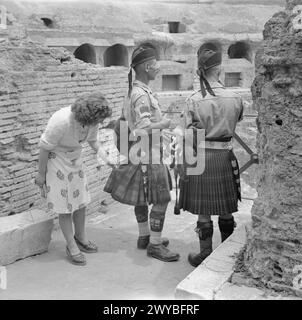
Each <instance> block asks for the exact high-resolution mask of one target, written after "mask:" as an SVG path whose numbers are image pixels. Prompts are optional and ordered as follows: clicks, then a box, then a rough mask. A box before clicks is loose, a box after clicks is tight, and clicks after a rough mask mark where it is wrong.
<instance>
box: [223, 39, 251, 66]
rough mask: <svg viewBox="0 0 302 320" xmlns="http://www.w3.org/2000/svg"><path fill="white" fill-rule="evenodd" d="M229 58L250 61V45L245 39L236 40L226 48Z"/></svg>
mask: <svg viewBox="0 0 302 320" xmlns="http://www.w3.org/2000/svg"><path fill="white" fill-rule="evenodd" d="M228 56H229V58H230V59H246V60H248V61H250V62H252V50H251V46H250V45H249V44H248V43H247V42H245V41H238V42H236V43H234V44H231V45H230V46H229V49H228Z"/></svg>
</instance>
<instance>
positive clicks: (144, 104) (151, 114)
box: [123, 80, 162, 130]
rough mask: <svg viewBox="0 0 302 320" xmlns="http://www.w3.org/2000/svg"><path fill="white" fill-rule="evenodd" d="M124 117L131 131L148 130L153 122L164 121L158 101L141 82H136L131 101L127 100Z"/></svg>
mask: <svg viewBox="0 0 302 320" xmlns="http://www.w3.org/2000/svg"><path fill="white" fill-rule="evenodd" d="M123 115H124V117H125V119H126V120H127V121H128V124H129V127H130V129H131V130H134V129H144V128H147V127H148V126H149V125H150V123H152V122H159V121H161V120H162V113H161V110H160V107H159V103H158V100H157V99H156V98H155V97H154V96H153V94H152V91H151V89H150V88H149V87H148V86H147V85H146V84H144V83H143V82H141V81H138V80H135V81H134V82H133V88H132V92H131V96H130V99H129V98H127V99H126V101H125V104H124V108H123Z"/></svg>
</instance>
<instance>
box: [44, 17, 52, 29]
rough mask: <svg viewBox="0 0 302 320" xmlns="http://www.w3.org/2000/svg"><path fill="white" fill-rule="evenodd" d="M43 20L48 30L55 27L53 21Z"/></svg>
mask: <svg viewBox="0 0 302 320" xmlns="http://www.w3.org/2000/svg"><path fill="white" fill-rule="evenodd" d="M41 20H42V21H43V23H44V25H45V26H46V27H48V28H53V27H54V23H53V20H52V19H49V18H41Z"/></svg>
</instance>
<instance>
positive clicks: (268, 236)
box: [245, 0, 302, 296]
mask: <svg viewBox="0 0 302 320" xmlns="http://www.w3.org/2000/svg"><path fill="white" fill-rule="evenodd" d="M296 5H302V1H301V0H294V1H293V0H288V1H287V7H286V10H285V11H283V12H280V13H277V14H275V15H274V16H273V18H272V19H270V20H269V21H268V22H267V23H266V25H265V30H264V40H265V41H264V47H263V50H262V51H261V52H259V53H258V55H257V56H256V72H257V76H256V79H255V81H254V85H253V90H252V94H253V100H254V104H255V105H256V108H257V110H258V120H259V121H258V139H257V147H258V152H259V158H260V165H259V184H258V195H259V196H258V199H257V200H256V201H255V203H254V206H253V209H252V221H253V223H252V230H251V232H250V234H249V237H248V244H247V251H246V253H245V265H246V267H247V268H248V271H249V273H250V275H252V277H253V278H255V279H257V280H259V281H260V282H262V283H263V284H265V285H266V286H268V287H270V288H273V289H275V290H279V291H284V290H285V291H290V292H294V293H296V294H299V295H300V296H301V295H302V291H301V289H302V283H301V274H300V275H299V274H298V272H299V270H300V271H301V268H302V267H301V265H302V58H301V57H302V30H301V29H295V28H294V27H293V21H294V17H295V16H296V14H294V13H293V8H294V7H295V6H296ZM299 277H300V278H299ZM299 279H300V281H299Z"/></svg>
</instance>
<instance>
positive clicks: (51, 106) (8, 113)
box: [0, 40, 127, 216]
mask: <svg viewBox="0 0 302 320" xmlns="http://www.w3.org/2000/svg"><path fill="white" fill-rule="evenodd" d="M0 77H1V84H0V216H5V215H9V214H14V213H19V212H22V211H24V210H27V209H28V208H29V207H31V206H33V207H35V206H41V200H40V195H39V190H38V188H37V187H36V186H35V185H34V183H33V180H34V177H35V173H36V169H37V159H38V152H39V149H38V141H39V138H40V136H41V133H42V132H43V130H44V128H45V125H46V123H47V121H48V119H49V118H50V116H51V115H52V114H53V113H54V112H55V111H56V110H58V109H60V108H61V107H65V106H68V105H70V104H71V103H72V102H73V101H74V100H75V99H76V97H77V96H79V95H80V94H82V93H86V92H89V91H94V90H98V91H101V92H102V93H104V94H105V95H106V97H107V99H108V101H109V103H110V105H111V107H112V108H113V117H114V118H117V117H118V115H119V113H120V109H121V105H122V101H123V97H124V94H125V92H126V90H127V69H126V68H123V67H111V68H101V67H99V66H96V65H90V64H86V63H82V62H81V61H79V60H76V59H74V58H73V57H72V56H71V53H70V52H68V51H66V50H63V49H49V48H47V47H42V46H38V45H36V44H33V43H31V42H27V41H25V40H23V41H21V40H20V41H8V40H7V41H2V43H1V45H0ZM100 137H101V140H102V141H104V143H105V145H106V147H107V148H108V149H110V146H112V140H111V139H112V137H111V136H110V135H108V134H102V130H100ZM83 151H84V157H85V158H84V159H85V165H86V167H87V170H86V171H87V176H88V180H89V187H90V192H91V195H92V203H91V205H90V207H89V211H90V212H93V211H96V210H98V208H99V206H100V202H101V201H102V200H104V199H106V198H110V196H109V197H108V195H107V194H103V192H102V189H103V185H104V183H105V179H106V177H107V176H108V173H109V171H110V169H109V168H108V167H102V168H101V170H100V171H98V170H97V169H96V158H95V154H94V152H93V151H92V150H91V149H90V148H89V147H88V146H85V147H84V150H83Z"/></svg>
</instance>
